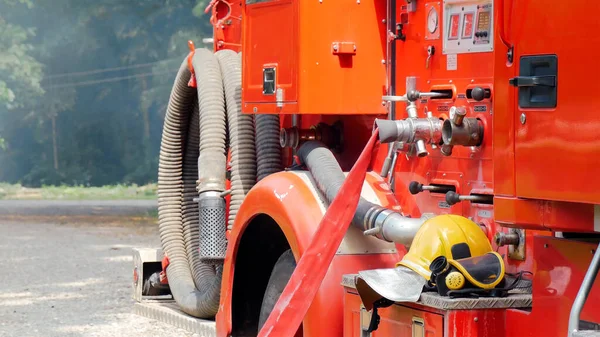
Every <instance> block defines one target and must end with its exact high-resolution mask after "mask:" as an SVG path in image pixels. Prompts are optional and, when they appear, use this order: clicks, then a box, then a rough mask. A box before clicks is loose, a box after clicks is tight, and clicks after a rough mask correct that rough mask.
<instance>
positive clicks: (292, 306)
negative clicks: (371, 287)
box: [258, 129, 379, 337]
mask: <svg viewBox="0 0 600 337" xmlns="http://www.w3.org/2000/svg"><path fill="white" fill-rule="evenodd" d="M378 134H379V132H378V130H377V129H376V130H375V131H374V132H373V135H372V136H371V139H370V140H369V142H368V143H367V146H365V149H364V150H363V153H362V154H361V155H360V157H359V158H358V160H357V161H356V163H355V164H354V167H353V168H352V170H350V173H349V174H348V176H347V177H346V180H345V181H344V183H343V184H342V186H341V187H340V191H339V193H338V195H337V196H336V197H335V198H334V200H333V202H332V203H331V205H329V208H328V209H327V211H326V212H325V215H324V216H323V219H322V220H321V222H320V224H319V227H318V228H317V231H316V232H315V235H314V237H313V239H312V241H311V243H310V245H309V246H308V248H307V250H306V251H305V252H304V254H303V255H302V256H301V257H300V261H299V262H298V265H297V266H296V269H295V270H294V273H293V274H292V276H291V278H290V280H289V281H288V284H287V285H286V287H285V289H284V290H283V292H282V293H281V296H280V297H279V299H278V300H277V303H276V304H275V307H274V308H273V311H271V314H270V315H269V318H268V319H267V321H266V322H265V325H264V326H263V328H262V329H261V330H260V332H259V334H258V336H259V337H267V336H292V335H293V334H294V333H295V332H296V330H297V329H298V327H299V326H300V324H301V323H302V320H303V319H304V316H305V315H306V312H307V311H308V308H309V307H310V305H311V303H312V301H313V299H314V297H315V295H316V293H317V291H318V289H319V287H320V286H321V282H322V281H323V279H324V278H325V275H326V274H327V270H328V269H329V265H330V264H331V261H332V260H333V257H334V255H335V253H336V250H337V248H338V247H339V245H340V243H341V242H342V239H343V238H344V235H345V234H346V231H347V229H348V227H349V226H350V222H351V221H352V217H353V216H354V213H355V212H356V207H357V205H358V200H359V199H360V191H361V189H362V185H363V184H362V182H363V181H364V180H365V178H366V173H367V169H368V168H369V163H370V162H371V153H372V151H373V147H374V145H375V143H376V141H377V136H378Z"/></svg>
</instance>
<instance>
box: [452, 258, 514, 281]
mask: <svg viewBox="0 0 600 337" xmlns="http://www.w3.org/2000/svg"><path fill="white" fill-rule="evenodd" d="M448 262H449V263H450V264H451V265H452V266H453V267H455V268H456V269H458V271H460V272H461V274H463V275H464V276H465V278H466V279H467V280H468V281H469V282H470V283H471V284H473V285H474V286H476V287H479V288H483V289H491V288H494V287H495V286H496V285H497V284H498V283H500V281H502V279H503V278H504V261H503V260H502V256H500V254H498V253H496V252H489V253H487V254H485V255H481V256H475V257H470V258H466V259H460V260H449V261H448Z"/></svg>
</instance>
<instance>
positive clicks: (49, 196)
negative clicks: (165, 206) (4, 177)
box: [0, 183, 157, 200]
mask: <svg viewBox="0 0 600 337" xmlns="http://www.w3.org/2000/svg"><path fill="white" fill-rule="evenodd" d="M156 189H157V185H156V184H149V185H143V186H137V185H111V186H101V187H86V186H43V187H41V188H28V187H23V186H21V185H19V184H5V183H0V200H122V199H156Z"/></svg>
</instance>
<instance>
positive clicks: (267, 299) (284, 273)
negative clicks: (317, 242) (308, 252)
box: [258, 249, 296, 332]
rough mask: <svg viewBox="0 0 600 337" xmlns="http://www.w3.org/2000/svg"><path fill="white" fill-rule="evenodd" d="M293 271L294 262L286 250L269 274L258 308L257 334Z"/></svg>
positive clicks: (290, 252)
mask: <svg viewBox="0 0 600 337" xmlns="http://www.w3.org/2000/svg"><path fill="white" fill-rule="evenodd" d="M294 269H296V260H295V259H294V254H293V253H292V251H291V250H290V249H288V250H286V251H285V252H283V254H281V255H280V256H279V259H277V262H275V266H274V267H273V271H272V272H271V277H270V278H269V283H268V284H267V289H266V290H265V295H264V296H263V300H262V305H261V307H260V316H259V318H258V331H259V332H260V329H262V327H263V325H264V324H265V322H266V321H267V318H269V315H270V314H271V311H273V308H274V307H275V304H276V303H277V300H279V296H281V293H282V292H283V289H285V286H286V285H287V283H288V281H289V280H290V277H292V273H293V272H294Z"/></svg>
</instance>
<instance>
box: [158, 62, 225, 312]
mask: <svg viewBox="0 0 600 337" xmlns="http://www.w3.org/2000/svg"><path fill="white" fill-rule="evenodd" d="M190 76H191V74H190V72H189V70H188V68H187V62H186V61H184V62H183V63H182V64H181V67H180V68H179V71H178V73H177V78H176V79H175V83H174V85H173V89H172V91H171V97H170V99H169V105H168V107H167V113H166V115H165V122H164V127H163V134H162V141H161V149H160V156H159V168H158V217H159V220H158V221H159V231H160V239H161V242H162V247H163V250H164V252H165V254H166V255H167V256H168V257H169V260H170V263H169V266H168V267H167V277H168V279H169V287H170V289H171V293H172V294H173V297H174V298H175V301H176V302H177V304H178V305H179V306H180V307H181V309H182V310H183V311H184V312H186V313H187V314H189V315H192V316H195V317H201V318H211V317H214V315H215V314H216V312H217V310H218V307H219V293H220V285H221V275H222V274H221V272H222V267H221V266H214V265H209V264H205V263H202V262H201V261H200V259H199V256H198V251H199V233H198V227H197V224H198V205H197V204H196V203H195V202H194V200H193V199H194V198H195V197H196V196H197V195H198V194H197V192H196V179H197V174H198V173H197V172H198V166H197V158H198V150H199V147H198V143H199V131H200V128H199V126H198V125H199V111H198V99H197V93H196V91H195V90H194V89H193V88H190V87H188V81H189V79H190ZM184 150H185V151H184ZM184 158H185V160H184Z"/></svg>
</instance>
